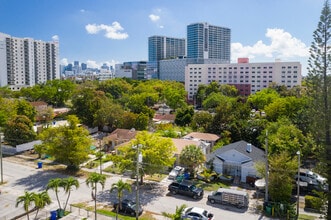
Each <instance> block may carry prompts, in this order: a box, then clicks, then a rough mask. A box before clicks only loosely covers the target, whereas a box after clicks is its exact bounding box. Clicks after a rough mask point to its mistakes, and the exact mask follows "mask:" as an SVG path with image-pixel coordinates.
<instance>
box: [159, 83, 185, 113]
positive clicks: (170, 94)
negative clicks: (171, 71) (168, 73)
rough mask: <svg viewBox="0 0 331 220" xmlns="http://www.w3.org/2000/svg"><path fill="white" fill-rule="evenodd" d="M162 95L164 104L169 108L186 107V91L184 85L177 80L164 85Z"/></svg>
mask: <svg viewBox="0 0 331 220" xmlns="http://www.w3.org/2000/svg"><path fill="white" fill-rule="evenodd" d="M163 95H164V98H165V101H166V104H167V105H168V106H169V107H170V108H171V109H174V110H176V109H178V108H185V107H186V105H187V104H186V101H185V100H186V91H185V88H184V85H183V84H181V83H178V82H171V83H168V84H167V85H166V87H165V88H164V90H163Z"/></svg>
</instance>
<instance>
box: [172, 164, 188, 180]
mask: <svg viewBox="0 0 331 220" xmlns="http://www.w3.org/2000/svg"><path fill="white" fill-rule="evenodd" d="M184 170H185V168H184V167H181V166H176V167H174V168H173V169H172V170H171V171H170V173H169V176H168V179H172V180H175V179H176V177H177V176H179V175H182V174H183V173H184Z"/></svg>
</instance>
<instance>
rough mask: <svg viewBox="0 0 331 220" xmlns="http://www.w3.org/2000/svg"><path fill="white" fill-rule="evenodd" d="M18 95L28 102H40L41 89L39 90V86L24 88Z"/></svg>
mask: <svg viewBox="0 0 331 220" xmlns="http://www.w3.org/2000/svg"><path fill="white" fill-rule="evenodd" d="M19 94H20V96H21V97H24V98H25V99H26V100H28V101H30V102H34V101H41V100H42V94H43V89H42V88H41V85H35V86H32V87H25V88H22V89H21V90H20V91H19Z"/></svg>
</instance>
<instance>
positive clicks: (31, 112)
mask: <svg viewBox="0 0 331 220" xmlns="http://www.w3.org/2000/svg"><path fill="white" fill-rule="evenodd" d="M16 111H17V112H16V114H17V115H25V116H26V117H28V118H29V119H30V121H31V122H34V121H35V120H36V115H37V111H36V110H35V108H34V107H33V106H32V105H31V104H30V103H29V102H27V101H25V100H23V99H19V100H17V101H16Z"/></svg>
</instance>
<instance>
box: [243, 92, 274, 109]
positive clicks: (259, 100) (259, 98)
mask: <svg viewBox="0 0 331 220" xmlns="http://www.w3.org/2000/svg"><path fill="white" fill-rule="evenodd" d="M279 97H280V96H279V94H278V93H277V92H276V90H274V89H272V88H265V89H262V90H261V91H258V92H256V93H254V94H251V95H250V96H249V97H248V99H247V103H248V104H249V105H250V106H251V107H252V108H253V109H256V110H263V109H264V107H265V106H267V105H268V104H270V103H272V102H273V101H274V100H275V99H277V98H279Z"/></svg>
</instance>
